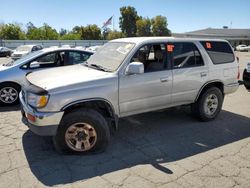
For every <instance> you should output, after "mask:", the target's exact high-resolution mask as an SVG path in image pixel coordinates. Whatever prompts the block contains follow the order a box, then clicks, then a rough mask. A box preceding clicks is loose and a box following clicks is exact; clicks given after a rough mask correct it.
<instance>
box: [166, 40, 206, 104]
mask: <svg viewBox="0 0 250 188" xmlns="http://www.w3.org/2000/svg"><path fill="white" fill-rule="evenodd" d="M168 45H169V46H170V47H169V48H168V53H169V56H170V59H171V62H172V70H173V90H172V104H173V105H181V104H187V103H191V102H193V101H194V100H195V98H196V96H197V93H198V91H199V89H200V88H201V87H202V86H203V84H204V83H205V82H206V81H207V80H208V67H207V66H206V65H205V64H204V61H203V58H202V56H201V53H200V51H199V50H198V48H197V46H196V44H194V43H192V42H174V43H171V44H168Z"/></svg>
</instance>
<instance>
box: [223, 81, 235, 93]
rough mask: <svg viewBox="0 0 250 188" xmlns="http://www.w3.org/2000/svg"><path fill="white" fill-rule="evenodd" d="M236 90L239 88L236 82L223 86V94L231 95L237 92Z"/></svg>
mask: <svg viewBox="0 0 250 188" xmlns="http://www.w3.org/2000/svg"><path fill="white" fill-rule="evenodd" d="M238 88H239V83H238V82H237V83H232V84H227V85H224V94H229V93H233V92H235V91H237V89H238Z"/></svg>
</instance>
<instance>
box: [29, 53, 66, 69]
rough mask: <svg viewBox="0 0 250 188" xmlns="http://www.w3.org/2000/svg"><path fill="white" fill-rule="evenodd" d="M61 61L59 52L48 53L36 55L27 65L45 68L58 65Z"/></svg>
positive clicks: (32, 67)
mask: <svg viewBox="0 0 250 188" xmlns="http://www.w3.org/2000/svg"><path fill="white" fill-rule="evenodd" d="M61 61H62V59H61V57H60V53H49V54H46V55H43V56H41V57H38V58H37V59H35V60H34V61H33V62H31V63H30V65H29V67H30V68H31V69H34V68H46V67H56V66H59V65H60V62H61Z"/></svg>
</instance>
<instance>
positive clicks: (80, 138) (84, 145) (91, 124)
mask: <svg viewBox="0 0 250 188" xmlns="http://www.w3.org/2000/svg"><path fill="white" fill-rule="evenodd" d="M109 140H110V130H109V127H108V124H107V122H106V120H105V118H104V117H103V116H102V115H101V114H100V113H99V112H97V111H95V110H92V109H85V108H81V109H77V110H75V111H73V112H70V113H68V114H66V115H65V116H64V117H63V119H62V122H61V124H60V126H59V128H58V131H57V134H56V136H54V138H53V142H54V146H55V148H56V150H57V151H59V152H61V153H75V154H85V153H93V152H101V151H104V150H105V149H106V147H107V145H108V143H109Z"/></svg>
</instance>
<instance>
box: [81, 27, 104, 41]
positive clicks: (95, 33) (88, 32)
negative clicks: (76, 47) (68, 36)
mask: <svg viewBox="0 0 250 188" xmlns="http://www.w3.org/2000/svg"><path fill="white" fill-rule="evenodd" d="M81 39H84V40H99V39H101V29H100V28H99V27H98V26H97V25H95V24H94V25H87V26H86V27H83V26H82V27H81Z"/></svg>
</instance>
